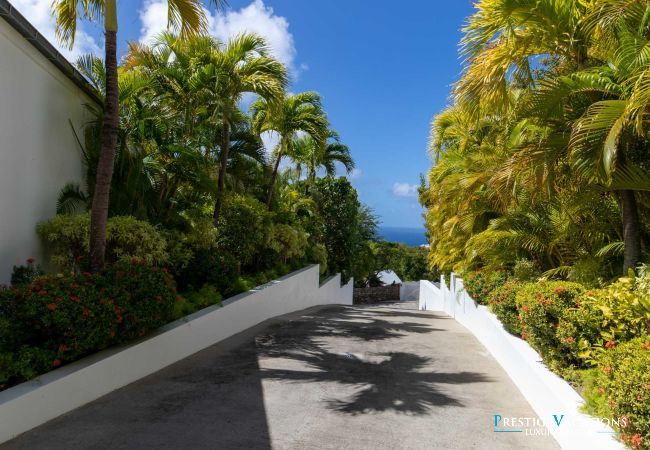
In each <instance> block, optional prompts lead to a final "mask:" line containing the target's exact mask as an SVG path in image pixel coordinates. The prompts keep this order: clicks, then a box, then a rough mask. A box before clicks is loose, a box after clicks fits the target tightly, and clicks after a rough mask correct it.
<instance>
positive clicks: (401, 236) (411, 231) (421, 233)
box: [377, 226, 428, 247]
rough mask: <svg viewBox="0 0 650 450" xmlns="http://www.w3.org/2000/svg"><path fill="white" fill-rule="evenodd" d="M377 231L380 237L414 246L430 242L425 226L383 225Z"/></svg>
mask: <svg viewBox="0 0 650 450" xmlns="http://www.w3.org/2000/svg"><path fill="white" fill-rule="evenodd" d="M377 231H378V234H379V236H380V237H382V238H383V239H384V240H386V241H389V242H400V243H402V244H406V245H411V246H414V247H418V246H420V245H424V244H428V242H427V237H426V235H425V230H424V228H412V227H383V226H382V227H379V228H378V230H377Z"/></svg>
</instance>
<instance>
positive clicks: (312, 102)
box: [251, 92, 329, 209]
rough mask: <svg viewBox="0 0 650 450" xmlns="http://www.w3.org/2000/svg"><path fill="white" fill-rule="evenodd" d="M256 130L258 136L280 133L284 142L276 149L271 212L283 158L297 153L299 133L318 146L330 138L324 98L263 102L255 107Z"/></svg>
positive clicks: (297, 97) (292, 97)
mask: <svg viewBox="0 0 650 450" xmlns="http://www.w3.org/2000/svg"><path fill="white" fill-rule="evenodd" d="M251 111H252V128H253V130H254V131H255V132H256V133H258V134H262V133H264V132H267V131H270V132H274V133H277V134H278V135H279V137H280V142H279V143H278V145H277V147H276V148H275V150H274V158H275V161H274V163H273V171H272V172H271V178H270V180H269V186H268V190H267V194H266V205H267V207H268V208H269V209H271V202H272V200H273V189H274V186H275V179H276V177H277V174H278V168H279V167H280V161H281V160H282V158H283V157H285V156H287V155H289V156H291V155H292V154H293V152H294V143H295V138H296V137H297V136H298V134H299V133H305V134H307V135H309V136H311V138H312V139H314V141H315V142H316V145H318V146H321V145H324V142H325V140H326V139H327V135H328V125H329V123H328V121H327V116H326V115H325V111H324V110H323V105H322V103H321V97H320V95H319V94H318V93H316V92H301V93H299V94H295V95H287V96H285V97H284V99H282V101H281V102H279V103H271V102H269V101H267V100H265V99H260V100H258V101H256V102H255V103H253V104H252V105H251Z"/></svg>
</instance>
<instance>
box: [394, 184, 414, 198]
mask: <svg viewBox="0 0 650 450" xmlns="http://www.w3.org/2000/svg"><path fill="white" fill-rule="evenodd" d="M393 194H394V195H396V196H398V197H417V196H418V185H417V184H408V183H395V184H393Z"/></svg>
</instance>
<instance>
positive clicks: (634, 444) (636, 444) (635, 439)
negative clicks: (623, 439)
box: [630, 433, 643, 448]
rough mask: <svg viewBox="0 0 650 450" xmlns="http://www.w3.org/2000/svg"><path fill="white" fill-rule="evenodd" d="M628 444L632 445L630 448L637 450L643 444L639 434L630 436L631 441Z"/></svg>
mask: <svg viewBox="0 0 650 450" xmlns="http://www.w3.org/2000/svg"><path fill="white" fill-rule="evenodd" d="M630 443H631V444H632V447H635V448H639V447H641V444H643V438H642V437H641V435H640V434H639V433H637V434H635V435H634V436H632V439H630Z"/></svg>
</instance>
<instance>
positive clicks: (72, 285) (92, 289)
mask: <svg viewBox="0 0 650 450" xmlns="http://www.w3.org/2000/svg"><path fill="white" fill-rule="evenodd" d="M175 300H176V293H175V288H174V284H173V280H172V279H171V277H170V276H169V275H167V273H165V271H164V270H160V269H158V268H155V267H150V266H148V265H146V264H145V263H144V262H140V261H137V260H134V261H131V262H118V263H116V264H115V265H114V266H110V267H108V268H107V269H105V270H104V271H102V272H100V273H97V274H90V273H84V274H80V275H73V276H62V275H59V276H47V277H41V278H39V279H37V280H36V281H35V282H34V283H32V284H31V285H27V286H21V287H18V288H12V289H10V290H9V289H3V290H0V302H2V309H3V311H2V312H3V319H5V320H2V321H0V340H2V344H3V347H2V356H1V357H0V360H1V362H0V366H1V367H0V384H6V383H7V382H18V381H22V380H24V379H29V378H31V377H33V376H35V375H37V374H39V373H43V372H44V371H47V370H49V369H52V368H55V367H58V366H59V365H61V364H63V363H64V362H68V361H73V360H75V359H77V358H79V357H81V356H83V355H86V354H89V353H91V352H95V351H97V350H101V349H103V348H106V347H108V346H110V345H113V344H116V343H121V342H126V341H128V340H130V339H133V338H136V337H138V336H143V335H145V334H146V333H147V332H149V331H151V330H154V329H156V328H158V327H160V326H161V325H163V324H165V323H167V322H168V321H169V320H170V318H171V316H172V311H173V307H174V302H175ZM8 321H11V322H12V323H8ZM9 333H11V334H10V337H9V338H8V337H7V336H8V334H9ZM7 354H9V355H11V356H10V357H9V356H7ZM48 358H49V359H48Z"/></svg>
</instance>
